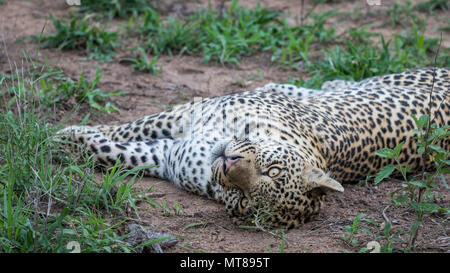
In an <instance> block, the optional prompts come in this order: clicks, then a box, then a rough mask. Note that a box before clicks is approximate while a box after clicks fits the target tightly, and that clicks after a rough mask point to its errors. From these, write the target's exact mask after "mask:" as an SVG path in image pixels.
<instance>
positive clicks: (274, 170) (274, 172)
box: [267, 167, 281, 177]
mask: <svg viewBox="0 0 450 273" xmlns="http://www.w3.org/2000/svg"><path fill="white" fill-rule="evenodd" d="M280 172H281V170H280V168H278V167H272V168H270V169H269V171H268V172H267V175H268V176H269V177H275V176H277V175H279V174H280Z"/></svg>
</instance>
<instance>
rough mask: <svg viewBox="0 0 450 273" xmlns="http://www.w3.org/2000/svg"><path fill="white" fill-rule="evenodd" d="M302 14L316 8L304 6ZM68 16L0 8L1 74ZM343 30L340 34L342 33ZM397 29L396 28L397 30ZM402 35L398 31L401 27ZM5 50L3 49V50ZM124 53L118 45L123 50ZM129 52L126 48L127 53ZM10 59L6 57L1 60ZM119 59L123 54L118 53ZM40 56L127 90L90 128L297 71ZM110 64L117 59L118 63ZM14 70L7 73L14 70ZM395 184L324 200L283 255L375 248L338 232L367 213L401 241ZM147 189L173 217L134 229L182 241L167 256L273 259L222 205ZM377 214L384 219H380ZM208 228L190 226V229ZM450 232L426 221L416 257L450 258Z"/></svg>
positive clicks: (76, 118) (44, 7) (409, 214)
mask: <svg viewBox="0 0 450 273" xmlns="http://www.w3.org/2000/svg"><path fill="white" fill-rule="evenodd" d="M160 2H165V4H162V5H164V7H163V9H164V10H166V15H178V14H186V13H189V12H192V11H194V10H195V9H196V8H198V7H199V6H207V4H208V2H211V4H212V5H216V4H217V2H219V1H217V2H216V1H213V0H211V1H205V0H197V1H160ZM256 2H257V1H256V0H250V1H241V4H243V5H246V6H249V7H253V6H254V5H255V4H256ZM300 2H301V1H300V0H299V1H289V0H279V1H269V0H262V1H261V6H263V7H271V8H274V9H277V10H280V11H284V12H289V13H290V14H292V15H293V20H294V22H295V20H299V17H300V16H301V14H302V11H301V7H300ZM305 2H306V4H305V9H306V8H308V7H311V6H312V4H310V3H309V2H312V1H305ZM386 2H388V1H384V0H382V3H384V4H383V5H382V6H380V7H370V9H376V8H378V9H386V8H387V7H389V5H390V4H389V3H386ZM331 8H339V9H340V10H346V11H355V12H356V10H360V12H365V10H366V9H368V8H369V7H367V5H365V1H362V0H361V1H339V2H338V3H336V4H321V5H319V6H318V7H317V8H316V11H324V10H328V9H331ZM68 12H69V7H68V6H67V5H66V4H65V1H63V0H58V1H55V0H36V1H22V0H6V3H4V4H3V5H0V48H1V51H2V52H1V53H0V72H3V73H8V72H11V67H10V64H11V63H12V64H13V66H17V68H18V69H20V68H21V67H24V66H25V64H24V62H25V61H24V57H23V56H24V55H23V51H22V50H23V49H26V50H27V51H28V52H29V53H31V55H32V56H35V54H36V52H37V51H36V47H37V45H36V44H35V43H33V42H19V41H18V39H20V38H23V37H25V36H28V35H32V34H38V33H40V32H41V30H42V28H43V26H44V23H45V21H46V18H47V17H48V15H49V14H53V15H54V16H55V17H60V16H64V15H66V14H67V13H68ZM379 20H380V18H370V17H364V16H363V18H362V19H360V21H352V20H350V21H349V22H348V27H350V26H358V25H359V26H361V25H364V24H367V23H369V22H378V21H379ZM434 23H436V22H435V19H434V18H429V20H428V21H427V25H428V26H430V25H431V26H432V25H433V24H434ZM379 25H380V26H379V27H377V28H375V30H376V31H378V32H381V33H383V34H386V36H387V37H389V35H392V32H393V31H392V29H386V28H383V27H382V26H381V25H382V24H379ZM341 28H342V26H341V25H339V26H338V31H344V30H345V28H342V29H341ZM51 30H52V26H51V24H50V23H49V24H48V25H47V27H46V29H45V32H50V31H51ZM396 31H397V30H396ZM398 31H400V29H398ZM436 33H437V32H436V30H435V28H433V27H430V31H429V32H428V34H427V35H430V36H433V37H435V36H438V35H437V34H436ZM449 42H450V41H449V39H445V37H444V41H443V44H444V46H448V45H449V44H448V43H449ZM5 46H6V50H5ZM122 46H124V45H122ZM125 46H126V45H125ZM121 50H122V49H119V54H118V57H117V58H119V57H123V56H124V55H126V53H125V50H123V51H121ZM6 52H7V54H6ZM121 52H123V53H121ZM39 58H40V59H41V60H48V62H49V63H50V64H51V65H52V66H55V67H60V68H63V69H64V71H65V74H66V75H68V76H70V77H72V78H74V79H76V78H78V77H79V75H80V73H81V71H84V72H85V75H86V76H87V78H88V79H90V80H92V79H93V78H94V76H95V70H96V68H97V66H100V69H101V73H102V79H101V81H100V88H101V89H102V90H108V91H114V90H120V91H126V92H127V94H126V95H125V96H123V97H117V98H116V99H115V101H114V103H115V104H116V105H117V106H118V107H119V109H120V112H119V113H113V114H103V113H99V112H95V111H92V112H91V117H90V119H89V122H88V123H89V124H93V125H95V124H100V123H108V124H120V123H125V122H130V121H133V120H136V119H137V118H139V117H142V116H145V115H149V114H153V113H156V112H160V111H163V110H165V106H167V105H170V106H173V105H176V104H180V103H184V102H187V101H189V100H191V99H193V98H194V97H208V96H215V95H226V94H230V93H233V92H239V91H240V90H243V89H251V88H255V87H258V86H262V85H264V84H266V83H268V82H280V81H287V80H289V79H290V77H291V76H292V75H295V72H293V71H283V70H281V69H279V67H277V66H276V65H274V64H271V63H270V61H269V60H270V57H267V56H264V55H261V56H255V57H250V58H246V59H244V60H243V61H242V62H241V65H240V67H239V68H237V67H223V66H220V65H216V64H202V63H201V58H200V57H194V56H175V57H169V56H162V57H161V58H160V61H159V63H158V64H159V66H160V67H161V68H162V73H161V74H159V75H156V76H155V75H150V74H146V73H141V72H137V71H134V70H133V69H132V67H130V66H127V65H124V64H120V63H119V62H118V61H117V60H115V61H112V62H108V63H100V62H98V61H95V60H91V59H87V58H86V56H85V55H84V53H83V52H79V51H59V50H54V49H51V50H48V49H42V50H39ZM117 58H116V59H117ZM15 69H16V68H15V67H13V70H15ZM52 111H53V118H52V119H51V121H52V122H54V123H55V124H57V123H58V122H60V121H62V120H64V119H67V123H68V124H76V123H78V122H80V121H81V120H82V119H83V118H84V117H85V115H86V113H87V112H88V111H90V110H89V108H88V107H87V106H82V107H81V109H79V111H78V112H76V113H68V112H67V109H65V108H64V107H59V108H58V107H56V108H55V109H52ZM398 186H399V182H398V181H388V182H385V183H381V184H379V185H378V186H367V187H366V186H364V187H363V186H358V185H346V186H345V192H344V193H336V194H330V195H329V196H328V197H327V201H326V203H325V206H324V207H323V209H322V211H321V213H320V214H319V215H318V216H317V217H316V218H315V219H314V220H312V221H311V222H309V223H307V224H305V225H303V226H302V227H300V228H296V229H292V230H289V231H286V246H285V249H284V251H285V252H344V251H349V252H354V251H358V250H359V249H360V248H361V247H364V246H365V244H366V243H367V242H368V241H370V240H372V237H370V236H368V235H366V234H364V233H361V235H359V236H357V238H358V240H359V241H360V244H359V245H358V247H351V246H350V245H349V244H347V243H346V242H345V241H344V240H343V238H344V232H345V229H344V226H346V225H351V223H352V221H353V219H354V218H355V216H356V215H358V214H360V213H365V214H366V216H365V218H364V219H372V220H374V221H375V222H377V223H382V222H383V221H385V219H384V217H387V218H388V219H389V220H390V221H391V222H392V223H393V227H392V228H393V231H392V233H393V234H396V233H398V235H397V236H395V237H400V238H402V239H403V240H405V241H407V234H408V233H407V230H406V231H405V232H403V233H402V232H401V229H402V228H403V229H407V228H408V227H410V225H411V223H412V222H413V221H414V212H413V211H412V210H410V209H408V208H401V207H395V206H394V205H393V203H392V202H391V201H389V200H388V197H389V194H390V192H391V191H393V190H394V189H396V188H398ZM150 187H153V188H154V190H155V192H154V193H153V195H152V197H153V198H154V199H155V200H156V201H158V202H164V201H165V202H166V204H167V208H168V210H169V211H170V213H171V216H166V214H165V213H164V212H163V210H162V209H161V208H151V207H148V206H146V205H143V206H142V207H141V217H142V220H141V221H140V224H143V225H148V226H150V227H152V229H153V230H154V231H156V232H167V233H172V234H175V235H177V236H179V243H178V244H177V245H176V246H174V247H171V248H168V249H166V250H165V251H166V252H191V251H204V252H269V251H272V252H279V251H280V246H281V244H282V241H281V239H280V238H278V237H275V236H273V235H271V234H269V233H267V232H261V231H253V230H248V229H243V228H239V227H237V226H235V225H233V224H232V222H231V220H230V219H229V217H228V216H227V214H226V213H225V210H224V208H223V205H221V204H218V203H216V202H214V201H211V200H207V199H205V198H201V197H198V196H195V195H192V194H189V193H186V192H184V191H182V190H180V189H177V188H175V187H174V186H173V185H171V184H170V183H168V182H166V181H162V180H158V179H154V178H143V179H142V180H141V181H140V182H139V185H138V189H140V190H145V189H148V188H150ZM437 200H438V202H439V204H440V205H441V206H445V205H446V206H448V203H449V200H450V198H449V192H448V190H445V189H442V190H441V192H440V196H438V197H437ZM175 204H178V205H179V206H181V209H182V213H181V214H180V215H174V210H173V209H172V208H173V207H174V205H175ZM383 214H384V215H385V216H383ZM196 223H205V225H196V226H194V227H190V228H186V227H187V226H188V225H191V224H196ZM365 225H367V226H368V227H370V228H371V230H372V231H373V232H375V233H377V234H382V229H381V228H380V227H376V226H370V225H369V224H367V223H365ZM449 233H450V225H449V217H448V215H447V216H446V215H442V214H440V215H439V214H436V215H432V216H428V217H426V219H425V221H424V225H423V229H422V232H421V234H420V236H419V238H418V242H419V245H420V249H419V251H423V252H449V251H450V239H449V238H450V237H449V236H450V235H449Z"/></svg>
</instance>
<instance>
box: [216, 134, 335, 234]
mask: <svg viewBox="0 0 450 273" xmlns="http://www.w3.org/2000/svg"><path fill="white" fill-rule="evenodd" d="M310 162H311V161H310V160H309V159H308V158H306V157H305V155H303V154H302V153H301V152H300V151H298V150H297V149H295V147H293V146H291V145H286V144H280V143H276V142H265V143H259V144H257V143H253V142H250V141H247V140H244V141H238V140H233V141H231V142H229V143H228V144H227V145H224V147H223V149H222V151H220V152H219V153H218V154H217V158H216V159H215V160H214V162H213V165H212V170H213V174H214V179H215V180H216V181H217V182H218V183H219V184H221V185H222V186H223V187H224V188H225V191H226V190H227V189H233V190H236V189H238V190H239V191H240V192H241V193H242V198H241V200H239V202H238V204H237V205H236V206H233V209H232V211H229V213H230V214H231V216H232V217H238V218H240V219H235V222H242V221H245V220H244V219H250V218H248V216H251V215H248V214H252V213H255V211H259V209H260V208H263V207H264V208H266V209H268V211H266V213H267V214H266V215H269V217H267V219H265V221H267V222H269V223H270V224H271V225H275V226H279V225H282V226H287V227H288V228H291V227H295V226H298V225H300V224H302V223H304V222H305V221H306V220H308V219H309V218H310V217H311V216H312V215H314V214H316V213H317V212H318V211H319V209H320V207H321V205H322V203H323V200H324V196H325V192H326V189H332V190H337V191H343V188H342V186H341V185H340V184H339V183H338V182H336V181H334V180H333V179H331V178H330V177H328V176H327V175H326V174H325V173H324V172H323V171H322V170H321V169H319V168H317V167H316V166H312V165H310Z"/></svg>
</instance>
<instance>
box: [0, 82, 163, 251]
mask: <svg viewBox="0 0 450 273" xmlns="http://www.w3.org/2000/svg"><path fill="white" fill-rule="evenodd" d="M25 81H26V82H34V83H37V82H38V81H37V80H36V79H28V80H25V79H24V78H23V77H22V75H19V74H18V75H15V76H14V77H12V76H9V77H5V76H4V75H0V83H1V86H2V88H1V89H0V90H2V92H1V93H0V102H2V103H1V105H2V107H3V108H4V109H2V111H0V202H1V203H2V206H1V208H0V252H68V251H69V250H70V249H67V246H68V244H69V243H70V242H72V241H75V242H76V243H77V244H79V245H80V250H81V252H133V251H134V248H133V247H132V246H131V245H130V244H129V243H127V242H126V240H125V239H126V237H127V236H128V234H126V233H124V232H123V229H124V228H123V224H124V221H125V220H127V219H128V215H129V213H130V211H131V213H132V215H136V217H139V214H138V213H137V207H136V203H137V202H140V201H143V202H147V203H149V204H150V205H152V206H155V204H156V203H155V202H153V200H151V199H150V198H147V197H143V196H145V194H142V193H138V192H136V191H135V190H134V184H135V182H136V180H137V179H138V177H139V176H138V171H139V170H138V169H134V170H125V169H123V168H121V167H120V166H114V167H113V168H110V169H107V170H104V171H103V176H102V178H101V182H100V183H99V182H97V180H96V178H95V176H94V172H95V170H94V167H95V163H94V161H93V158H92V157H91V156H88V155H86V154H84V153H80V154H77V153H70V154H66V153H65V152H64V150H63V148H62V146H61V144H60V143H59V142H55V141H54V137H55V131H56V129H57V128H54V127H53V126H50V125H49V123H47V122H46V121H45V120H46V117H45V116H44V115H43V114H40V113H43V112H45V111H42V109H41V107H42V105H41V104H40V102H39V98H38V97H36V96H34V95H33V94H31V93H27V92H23V90H22V89H21V88H20V87H21V86H24V85H27V83H24V82H25ZM7 90H12V91H13V92H14V94H15V96H14V98H15V99H11V95H10V94H9V93H8V92H4V91H7ZM79 162H84V163H79ZM106 214H108V216H107V217H106Z"/></svg>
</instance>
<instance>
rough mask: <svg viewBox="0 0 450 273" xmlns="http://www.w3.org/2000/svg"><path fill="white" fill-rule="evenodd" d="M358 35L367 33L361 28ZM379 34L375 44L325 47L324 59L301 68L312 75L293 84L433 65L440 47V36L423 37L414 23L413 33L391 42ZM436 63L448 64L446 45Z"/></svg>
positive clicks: (315, 85)
mask: <svg viewBox="0 0 450 273" xmlns="http://www.w3.org/2000/svg"><path fill="white" fill-rule="evenodd" d="M369 34H370V33H369ZM357 35H367V33H366V32H365V31H364V32H362V33H360V34H357ZM354 37H355V35H354ZM379 37H380V38H379V41H380V42H379V43H377V44H376V45H373V44H372V43H371V42H365V43H357V42H352V41H351V40H348V41H347V42H346V43H345V45H344V46H336V47H335V48H333V49H324V50H323V52H324V57H323V59H322V60H318V61H315V62H313V63H309V64H308V65H307V66H306V67H305V69H304V70H305V71H306V72H307V73H308V74H309V75H311V76H312V77H311V78H310V79H308V80H307V81H305V80H303V79H300V80H299V81H294V82H293V83H294V84H297V85H302V86H305V87H310V88H320V86H321V84H322V83H323V82H325V81H329V80H335V79H343V80H349V81H359V80H362V79H365V78H368V77H373V76H378V75H383V74H391V73H399V72H403V71H405V70H408V69H413V68H418V67H425V66H431V65H434V63H433V62H434V59H433V55H434V54H435V53H436V52H437V49H438V48H439V39H438V38H426V37H425V36H424V35H423V34H421V33H420V32H419V30H418V29H417V27H415V25H413V29H412V32H410V33H406V34H396V35H394V37H393V39H392V40H390V41H387V42H386V41H385V40H384V37H383V36H379ZM357 40H359V38H357ZM436 65H437V66H450V55H449V49H448V48H441V54H440V55H439V57H438V59H437V64H436Z"/></svg>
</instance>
